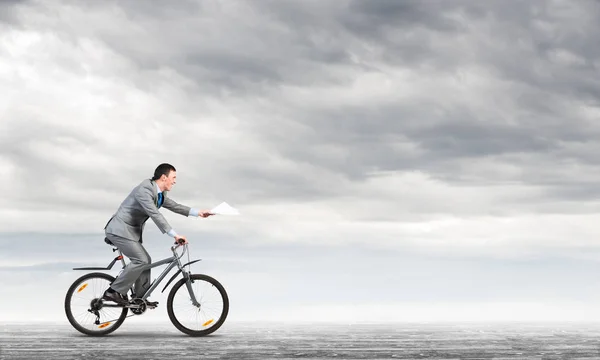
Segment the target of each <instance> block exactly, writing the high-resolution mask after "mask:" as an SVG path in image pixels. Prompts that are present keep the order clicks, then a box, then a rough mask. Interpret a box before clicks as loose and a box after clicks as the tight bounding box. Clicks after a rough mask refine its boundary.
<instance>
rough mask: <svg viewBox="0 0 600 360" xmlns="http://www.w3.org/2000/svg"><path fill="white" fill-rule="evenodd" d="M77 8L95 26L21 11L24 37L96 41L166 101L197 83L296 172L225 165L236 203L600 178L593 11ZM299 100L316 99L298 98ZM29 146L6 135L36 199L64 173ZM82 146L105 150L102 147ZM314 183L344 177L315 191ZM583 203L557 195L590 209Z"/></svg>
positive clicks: (585, 7) (562, 6) (357, 4)
mask: <svg viewBox="0 0 600 360" xmlns="http://www.w3.org/2000/svg"><path fill="white" fill-rule="evenodd" d="M68 4H69V6H70V7H69V11H73V9H77V7H81V8H80V9H79V11H80V12H83V14H85V15H87V16H88V17H85V16H84V18H83V19H84V20H83V22H81V23H77V22H72V23H70V24H69V26H66V25H64V24H62V23H56V22H52V21H50V20H48V19H46V20H45V21H40V22H39V23H36V22H34V21H33V20H29V19H30V17H28V16H27V15H28V12H32V13H36V11H39V12H41V13H43V12H44V11H48V14H49V11H50V8H43V7H41V5H40V4H39V3H38V4H34V5H31V4H26V6H23V7H20V10H19V11H20V12H19V15H20V17H19V19H20V24H21V25H22V26H23V27H24V28H27V29H30V30H35V29H38V28H39V30H40V31H46V32H48V31H50V32H54V33H56V34H58V35H59V36H62V37H64V38H65V39H71V40H72V39H83V38H90V39H94V40H98V41H100V42H101V43H102V44H103V45H105V46H107V47H108V48H110V49H112V50H113V51H115V54H116V55H119V56H122V57H123V58H124V59H127V60H129V61H131V62H132V64H134V65H135V67H136V70H138V71H130V72H127V73H120V74H118V75H115V76H120V77H122V81H124V82H132V83H135V84H137V86H138V89H142V90H143V91H146V92H149V93H154V92H157V91H160V90H161V88H160V87H158V86H157V84H156V83H155V82H154V81H153V80H154V78H153V74H156V73H158V72H160V71H162V70H164V69H170V70H172V71H174V72H175V73H177V74H179V75H181V76H182V77H183V78H184V79H186V80H188V81H190V82H191V84H193V86H190V87H189V88H186V90H187V91H188V94H189V96H190V98H191V99H202V98H206V99H218V100H219V101H224V103H225V104H226V106H227V104H228V103H229V102H231V103H232V104H233V103H235V104H237V103H238V102H240V103H242V104H243V106H241V107H237V108H236V111H239V112H237V113H236V114H235V115H236V116H237V117H239V118H240V119H241V121H240V125H239V128H240V129H241V132H243V133H244V136H247V137H248V138H251V139H254V140H257V141H259V142H260V144H261V146H263V149H262V151H264V153H265V154H266V153H270V154H273V157H277V156H279V157H281V158H283V159H284V161H286V162H288V164H286V165H282V164H280V163H277V162H272V161H269V159H270V157H269V156H266V155H264V154H263V155H254V156H250V157H247V158H244V159H236V158H235V157H233V156H232V157H227V156H224V159H225V161H223V162H221V163H219V164H217V167H215V168H213V169H212V171H213V173H216V172H218V173H219V174H220V175H222V176H229V177H230V178H234V179H239V181H240V182H241V183H242V182H243V183H244V186H245V187H246V189H248V190H247V191H246V192H245V193H244V194H236V196H237V198H238V199H244V200H245V201H252V200H255V199H266V198H269V197H271V198H273V199H286V198H287V199H302V198H305V199H308V198H311V199H314V198H326V197H328V196H337V195H340V194H344V193H345V189H344V187H343V186H341V185H340V182H339V181H340V178H344V179H346V180H349V181H363V180H365V179H366V178H368V177H369V176H370V174H371V173H372V172H378V171H392V172H393V171H412V170H421V171H424V172H426V173H428V174H430V175H433V176H435V177H437V178H440V179H443V180H445V181H449V182H461V181H465V179H467V178H468V179H471V180H472V179H474V178H476V179H479V181H481V183H484V184H485V183H489V182H491V181H494V180H506V181H517V182H523V183H531V184H538V185H543V184H544V183H547V182H552V181H554V184H562V185H564V186H566V187H568V188H571V187H573V186H576V187H577V186H580V185H581V186H582V187H583V188H588V190H587V191H592V190H591V188H590V187H589V184H590V182H589V181H588V182H586V181H585V180H583V179H582V178H581V177H580V175H581V174H577V175H575V174H573V175H572V176H570V175H569V174H564V173H563V172H562V171H561V169H560V168H554V167H553V166H552V163H553V161H554V162H560V161H561V160H566V159H569V160H570V161H573V162H575V163H580V164H584V165H586V166H590V169H596V166H598V160H597V158H596V157H594V156H593V155H591V154H592V153H594V151H597V150H600V149H599V147H598V145H597V144H596V142H595V139H596V138H597V135H599V133H600V128H599V126H598V125H597V124H595V123H594V122H593V121H591V119H592V117H590V116H588V117H586V116H583V115H582V113H581V111H580V110H581V107H582V106H583V105H594V104H595V103H597V101H598V96H599V94H600V82H599V81H600V80H598V76H597V71H596V67H597V64H598V55H599V54H600V50H599V48H598V47H597V46H594V44H595V42H596V41H595V38H594V36H595V35H594V34H596V33H598V32H599V31H598V30H600V28H599V26H600V25H598V24H599V22H598V21H597V20H598V18H599V15H600V14H599V5H598V2H591V1H582V2H576V3H575V2H530V1H511V2H506V1H489V2H470V1H427V2H425V1H374V2H365V1H344V2H342V1H339V2H338V1H335V2H333V1H332V2H322V1H301V2H300V1H286V2H280V1H266V2H256V3H247V2H227V3H218V2H209V1H206V2H192V1H186V2H176V3H175V2H171V3H162V2H137V1H126V2H117V1H111V2H104V3H88V4H83V3H80V2H70V3H68ZM65 9H66V8H63V10H64V11H67V10H65ZM109 23H110V24H111V25H110V26H109V25H107V24H109ZM65 66H66V65H65ZM73 68H74V69H79V70H78V71H81V69H80V68H78V67H76V66H73ZM398 71H404V72H407V73H410V74H412V75H411V78H410V80H406V81H410V82H409V83H407V84H406V86H407V87H409V88H415V89H417V90H415V92H414V93H409V94H406V95H404V94H398V95H396V94H394V90H393V89H394V87H393V86H396V87H399V86H400V85H402V84H401V83H402V81H404V80H400V79H399V78H395V77H394V76H393V73H394V72H398ZM368 76H379V77H380V79H383V80H385V79H388V81H390V82H391V86H392V89H391V90H390V91H389V92H388V93H382V94H381V95H380V96H370V95H371V94H370V91H372V90H369V89H365V90H364V96H360V95H355V96H352V97H350V98H347V97H345V96H344V95H345V94H346V93H348V92H350V91H351V89H352V88H353V87H358V85H356V84H357V81H358V80H359V79H361V78H363V77H368ZM464 77H466V78H467V79H471V78H478V79H480V80H479V81H480V82H481V83H485V84H488V83H489V84H491V85H490V87H489V88H486V87H485V86H483V87H482V88H481V89H482V90H481V91H482V92H480V93H477V92H474V91H473V90H472V91H471V92H467V93H465V96H458V95H455V96H453V97H451V98H450V97H449V96H448V97H447V96H444V93H443V92H442V93H439V92H435V91H434V90H436V89H435V88H440V89H446V93H447V94H448V95H453V93H454V92H455V91H456V89H457V88H461V89H462V88H467V90H468V89H469V86H470V85H469V84H470V83H469V82H468V81H472V80H464V79H463V78H464ZM381 86H383V85H381ZM432 87H434V88H432ZM291 88H292V89H304V90H306V91H307V92H309V93H314V94H317V95H315V98H316V99H315V98H312V99H308V100H306V101H303V100H302V99H294V96H295V95H294V94H295V93H294V92H289V89H291ZM374 88H376V87H374ZM325 89H336V90H335V91H332V92H326V91H325ZM419 89H421V91H420V92H419V91H418V90H419ZM488 89H489V90H490V92H489V93H485V92H484V91H486V90H488ZM321 91H323V96H322V97H318V94H320V92H321ZM357 91H360V89H359V90H357ZM429 92H431V93H429ZM496 98H497V99H498V102H496ZM316 100H320V101H321V102H317V101H316ZM237 109H239V110H237ZM245 110H249V111H250V112H249V113H245V112H244V111H245ZM232 111H233V110H232ZM183 115H184V116H185V114H183ZM192 121H198V120H190V122H192ZM23 126H26V125H23ZM27 131H28V130H27V129H25V128H16V127H14V125H13V127H10V128H8V131H7V132H6V133H5V134H6V139H13V140H10V141H7V142H6V144H8V145H9V146H8V148H7V150H6V152H5V154H4V155H5V156H6V157H7V158H9V159H11V161H12V162H13V163H15V164H18V166H20V167H23V168H24V169H29V170H22V171H26V173H24V174H23V175H22V176H23V177H24V178H26V179H28V183H27V184H29V186H30V185H31V181H33V180H31V179H35V175H36V174H38V173H41V172H44V173H52V169H53V168H54V167H58V168H60V166H61V165H60V164H51V163H47V162H44V160H42V159H39V158H36V157H35V156H34V155H32V154H31V153H30V152H29V150H28V146H20V148H17V151H16V152H12V151H9V150H8V149H13V148H16V147H17V146H19V145H17V143H16V142H15V140H14V139H15V138H19V136H20V135H23V134H27ZM52 131H53V130H52V129H49V133H50V134H51V133H52ZM15 135H16V136H15ZM34 139H35V137H34ZM29 141H32V140H29ZM84 141H86V144H89V146H90V147H93V146H94V139H92V138H90V139H87V140H84ZM26 144H27V142H26ZM238 145H239V146H243V145H242V144H238ZM511 155H518V156H519V157H518V160H514V159H510V158H509V156H511ZM474 159H489V161H490V162H494V161H497V162H498V163H499V164H501V163H502V162H505V163H506V164H509V165H513V166H516V167H518V168H520V169H521V172H519V173H518V175H517V176H515V175H510V174H509V175H505V177H502V178H500V179H498V178H494V179H491V178H490V175H487V174H486V173H484V172H482V171H480V170H479V169H478V167H477V166H469V164H470V162H471V161H473V160H474ZM540 159H542V160H545V161H543V164H544V167H541V166H540V165H538V164H539V163H540ZM289 164H298V166H293V165H292V166H290V165H289ZM33 169H34V170H33ZM457 169H460V171H458V170H457ZM531 169H535V170H537V171H538V172H534V171H533V170H531ZM313 170H316V171H322V172H330V173H333V174H334V175H332V176H329V177H326V176H319V175H313V176H311V175H310V172H311V171H313ZM541 173H543V176H542V175H540V174H541ZM87 175H89V173H88V174H87ZM320 175H321V174H320ZM494 176H496V175H494ZM84 177H85V175H81V180H80V181H83V180H82V179H83V178H84ZM50 178H51V179H52V175H50ZM215 181H216V180H215ZM229 181H232V180H229ZM562 185H554V186H562ZM232 187H233V186H232ZM581 191H582V192H583V193H585V190H581ZM578 192H579V191H577V192H574V191H572V190H568V189H567V188H565V190H564V191H554V194H564V196H565V198H569V197H570V196H571V195H569V194H573V196H576V198H581V195H576V193H578Z"/></svg>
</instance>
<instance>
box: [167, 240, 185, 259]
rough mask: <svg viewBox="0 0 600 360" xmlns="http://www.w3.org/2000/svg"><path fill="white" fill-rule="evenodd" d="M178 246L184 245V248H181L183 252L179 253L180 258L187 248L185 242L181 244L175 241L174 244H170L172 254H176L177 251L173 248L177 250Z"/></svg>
mask: <svg viewBox="0 0 600 360" xmlns="http://www.w3.org/2000/svg"><path fill="white" fill-rule="evenodd" d="M180 246H185V248H184V249H183V252H182V253H181V255H179V258H180V259H181V258H182V257H183V254H185V252H186V250H187V244H185V245H182V244H180V243H178V242H176V243H175V246H171V251H172V252H173V255H175V256H178V255H177V253H176V252H175V250H177V248H179V247H180Z"/></svg>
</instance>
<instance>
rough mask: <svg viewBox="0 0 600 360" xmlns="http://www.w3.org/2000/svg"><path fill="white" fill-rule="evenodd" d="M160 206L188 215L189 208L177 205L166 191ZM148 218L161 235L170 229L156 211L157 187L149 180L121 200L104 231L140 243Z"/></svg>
mask: <svg viewBox="0 0 600 360" xmlns="http://www.w3.org/2000/svg"><path fill="white" fill-rule="evenodd" d="M162 206H164V207H165V208H167V209H169V210H171V211H173V212H175V213H178V214H181V215H184V216H189V214H190V207H189V206H185V205H181V204H178V203H177V202H175V201H174V200H172V199H170V198H169V197H168V196H167V191H163V204H162ZM148 218H152V221H154V223H155V224H156V226H158V228H159V229H160V231H161V232H162V233H163V234H164V233H166V232H169V231H170V230H171V229H172V228H171V226H170V225H169V223H168V222H167V220H166V219H165V218H164V216H163V215H162V214H161V213H160V212H159V211H158V191H157V186H156V183H155V182H154V181H152V180H151V179H146V180H144V181H142V182H141V183H140V184H139V185H138V186H136V187H135V188H134V189H133V190H132V191H131V193H130V194H129V195H128V196H127V197H126V198H125V200H123V202H122V203H121V205H120V206H119V208H118V209H117V212H116V213H115V214H114V215H113V216H112V217H111V218H110V220H108V223H106V226H105V227H104V230H105V232H106V233H108V234H113V235H117V236H120V237H123V238H126V239H130V240H134V241H139V242H142V232H143V231H144V225H145V223H146V220H148Z"/></svg>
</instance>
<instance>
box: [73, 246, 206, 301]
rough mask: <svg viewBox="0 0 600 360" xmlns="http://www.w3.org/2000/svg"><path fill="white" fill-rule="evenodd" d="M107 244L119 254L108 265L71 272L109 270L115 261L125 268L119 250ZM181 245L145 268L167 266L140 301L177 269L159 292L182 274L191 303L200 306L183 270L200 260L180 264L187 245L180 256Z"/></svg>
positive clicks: (187, 274)
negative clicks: (119, 261) (170, 254)
mask: <svg viewBox="0 0 600 360" xmlns="http://www.w3.org/2000/svg"><path fill="white" fill-rule="evenodd" d="M106 243H107V244H110V245H111V246H113V252H115V251H118V252H119V256H117V257H115V258H114V259H113V260H112V261H111V262H110V264H108V266H107V267H105V268H102V267H81V268H73V270H111V269H112V267H113V266H114V265H115V263H116V262H117V260H121V263H122V264H123V268H125V266H126V265H127V264H126V263H125V260H124V258H123V253H122V252H121V250H119V249H118V248H116V247H114V245H112V243H110V242H108V241H106ZM180 246H182V245H179V244H177V245H176V246H171V251H172V252H173V256H171V257H168V258H165V259H162V260H159V261H155V262H153V263H150V264H148V265H147V266H146V269H152V268H155V267H158V266H161V265H165V264H168V266H167V267H166V268H165V269H164V270H163V272H162V273H161V274H160V275H158V277H157V278H156V279H154V281H152V284H150V287H149V288H148V290H146V292H145V293H144V294H143V295H142V296H141V299H143V300H146V299H147V298H148V297H149V296H150V295H151V294H152V292H153V291H154V290H155V289H156V288H157V287H158V285H159V284H160V283H161V282H162V281H163V280H164V278H165V277H166V276H167V274H168V273H169V271H171V270H173V268H175V267H177V268H178V269H179V270H178V271H177V272H176V273H175V274H174V275H173V276H172V277H171V278H170V279H169V281H168V282H167V284H166V285H165V287H164V288H163V289H162V291H161V292H164V291H165V290H166V289H167V287H168V286H169V284H170V283H171V282H172V281H173V280H174V279H175V278H176V277H177V275H179V273H182V274H183V277H184V278H185V279H186V287H187V289H188V292H189V294H190V297H191V300H192V303H193V304H194V306H200V304H199V303H198V301H197V300H196V296H195V295H194V292H193V290H192V284H191V280H190V273H189V272H188V271H186V270H185V267H186V266H188V265H191V264H193V263H195V262H198V261H200V260H202V259H197V260H194V261H190V262H188V263H185V264H183V265H182V264H181V258H182V257H183V255H184V254H185V253H186V252H187V244H186V245H185V247H184V249H183V251H182V252H181V254H180V255H178V254H177V252H176V250H177V248H179V247H180Z"/></svg>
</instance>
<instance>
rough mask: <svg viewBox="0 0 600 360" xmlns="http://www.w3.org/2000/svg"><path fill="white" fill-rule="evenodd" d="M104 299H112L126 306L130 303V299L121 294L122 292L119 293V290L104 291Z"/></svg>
mask: <svg viewBox="0 0 600 360" xmlns="http://www.w3.org/2000/svg"><path fill="white" fill-rule="evenodd" d="M102 300H105V301H112V302H115V303H117V304H118V305H122V306H126V305H128V304H129V301H127V300H126V299H124V298H123V296H121V294H119V293H118V292H109V291H108V290H107V291H105V292H104V295H102Z"/></svg>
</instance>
